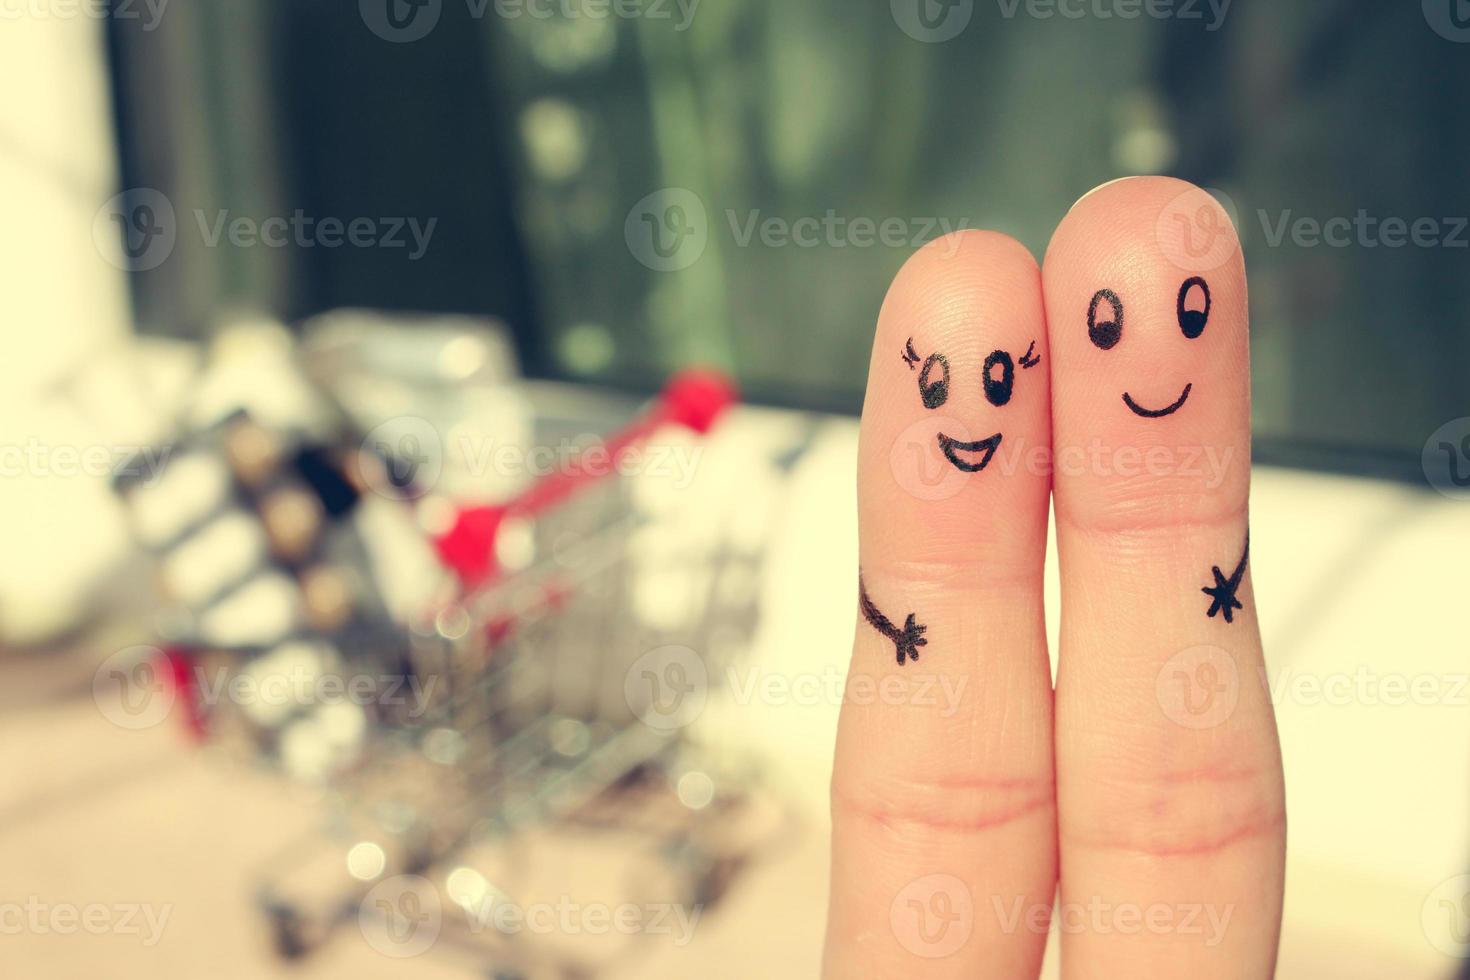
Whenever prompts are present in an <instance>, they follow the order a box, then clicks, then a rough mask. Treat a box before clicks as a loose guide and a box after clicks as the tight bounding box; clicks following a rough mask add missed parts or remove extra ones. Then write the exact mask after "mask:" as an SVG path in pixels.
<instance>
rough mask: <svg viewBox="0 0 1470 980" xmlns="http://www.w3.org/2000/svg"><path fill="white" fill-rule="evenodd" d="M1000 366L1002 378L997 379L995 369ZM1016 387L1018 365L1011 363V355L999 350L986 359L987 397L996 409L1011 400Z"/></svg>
mask: <svg viewBox="0 0 1470 980" xmlns="http://www.w3.org/2000/svg"><path fill="white" fill-rule="evenodd" d="M996 365H999V366H1000V377H999V378H996V376H995V368H996ZM1015 386H1016V365H1015V364H1014V363H1012V361H1011V355H1009V354H1007V353H1006V352H1005V351H1003V350H998V351H996V352H995V353H994V354H991V355H990V356H989V357H987V358H986V359H985V397H986V399H987V400H988V401H989V402H990V404H992V405H994V406H995V407H996V408H999V407H1000V406H1002V405H1004V404H1005V403H1006V402H1008V401H1010V400H1011V391H1012V389H1014V388H1015Z"/></svg>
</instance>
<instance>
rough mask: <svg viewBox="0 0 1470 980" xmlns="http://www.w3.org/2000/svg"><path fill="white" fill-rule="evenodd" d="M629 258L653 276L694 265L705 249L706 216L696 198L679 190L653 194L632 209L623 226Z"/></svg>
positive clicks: (672, 189) (659, 191)
mask: <svg viewBox="0 0 1470 980" xmlns="http://www.w3.org/2000/svg"><path fill="white" fill-rule="evenodd" d="M623 238H624V240H626V241H627V243H628V250H629V251H630V252H632V253H633V257H634V258H635V259H637V260H638V261H639V262H641V263H643V264H644V265H646V266H647V267H648V268H650V269H652V270H654V271H655V272H677V271H679V270H681V269H687V268H689V267H690V266H691V265H693V264H694V263H696V262H698V261H699V259H700V257H701V256H702V255H704V250H705V248H706V247H707V246H708V245H709V215H708V214H707V213H706V212H705V209H704V202H703V201H701V200H700V199H699V195H697V194H695V193H694V192H693V191H691V190H686V189H684V188H682V187H665V188H663V189H661V190H657V191H654V192H653V193H652V194H649V195H648V196H647V197H645V198H643V199H642V200H640V201H639V202H638V203H637V204H635V205H633V208H632V210H630V211H629V212H628V217H627V220H626V221H625V222H624V223H623Z"/></svg>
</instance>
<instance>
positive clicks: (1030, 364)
mask: <svg viewBox="0 0 1470 980" xmlns="http://www.w3.org/2000/svg"><path fill="white" fill-rule="evenodd" d="M1040 363H1041V358H1040V357H1038V356H1037V355H1036V341H1034V340H1033V341H1031V346H1030V347H1027V348H1026V353H1025V354H1023V355H1021V367H1023V368H1034V367H1035V366H1036V365H1038V364H1040Z"/></svg>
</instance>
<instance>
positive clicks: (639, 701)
mask: <svg viewBox="0 0 1470 980" xmlns="http://www.w3.org/2000/svg"><path fill="white" fill-rule="evenodd" d="M715 680H719V681H721V682H722V683H721V687H720V690H721V691H722V692H725V693H727V694H728V700H729V703H731V704H733V705H735V706H737V707H741V708H748V707H750V706H751V705H755V704H760V705H765V706H773V707H788V706H789V707H794V708H811V707H816V706H818V705H831V706H833V707H840V706H841V705H843V704H844V703H846V704H855V705H861V706H866V705H874V704H881V705H885V706H887V707H891V708H916V709H920V710H924V711H934V712H937V713H938V714H939V715H940V717H943V718H953V717H954V716H955V715H956V714H958V713H959V710H960V707H961V705H962V704H963V703H964V697H965V691H966V689H967V688H968V687H969V683H970V678H969V676H968V675H960V676H958V677H955V676H953V675H951V674H945V673H940V674H929V673H924V672H921V671H905V672H903V673H902V674H897V673H893V672H887V673H882V674H877V675H875V674H866V673H861V672H854V673H849V672H846V671H844V670H841V669H839V668H838V667H836V666H831V665H828V666H826V667H824V668H822V669H821V670H817V671H795V672H785V671H775V670H770V669H768V668H765V667H761V666H756V665H730V666H727V667H725V669H724V670H723V671H722V672H720V671H712V670H711V668H710V665H709V664H708V663H707V662H706V661H705V659H704V658H703V657H701V656H700V655H699V654H698V653H696V652H695V651H694V650H692V649H690V648H689V647H683V646H665V647H659V648H658V649H656V650H652V651H650V652H649V653H646V654H644V655H643V656H641V657H639V658H638V659H637V660H636V661H634V663H633V665H632V666H631V667H629V668H628V671H627V673H626V675H625V676H624V679H623V693H624V696H625V697H626V699H627V702H628V707H629V708H630V709H631V710H632V712H633V714H634V715H635V716H636V717H638V718H639V719H641V720H642V721H643V722H644V724H646V725H648V726H649V727H651V728H653V729H655V730H657V731H661V732H673V731H676V730H678V729H680V728H684V727H685V726H687V725H692V724H693V723H694V722H695V721H697V720H698V719H699V717H700V715H701V714H702V713H703V712H704V709H705V707H706V705H707V704H708V703H709V700H710V698H711V697H712V696H713V695H712V693H711V689H712V684H713V682H714V681H715Z"/></svg>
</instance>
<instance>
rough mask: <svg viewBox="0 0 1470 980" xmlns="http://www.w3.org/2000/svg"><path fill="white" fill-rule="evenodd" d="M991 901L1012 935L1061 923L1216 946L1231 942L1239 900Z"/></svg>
mask: <svg viewBox="0 0 1470 980" xmlns="http://www.w3.org/2000/svg"><path fill="white" fill-rule="evenodd" d="M990 904H991V908H992V910H993V911H994V913H995V918H996V923H997V924H998V925H999V926H1000V930H1001V932H1003V933H1005V934H1006V935H1013V934H1015V933H1016V932H1018V931H1020V930H1021V929H1025V930H1026V931H1028V932H1031V933H1034V934H1036V935H1046V933H1047V932H1048V931H1050V929H1051V926H1052V923H1053V922H1055V924H1056V927H1057V931H1059V932H1061V933H1062V934H1063V935H1068V936H1073V935H1079V934H1084V933H1086V934H1091V935H1094V936H1114V935H1117V936H1143V935H1147V936H1185V937H1192V938H1198V939H1200V940H1202V941H1203V944H1204V946H1205V948H1206V949H1214V948H1215V947H1216V946H1219V945H1220V944H1221V943H1222V942H1224V941H1225V932H1226V930H1228V929H1229V928H1230V920H1231V919H1232V918H1233V917H1234V915H1235V906H1234V905H1233V904H1232V905H1224V906H1218V905H1206V904H1202V903H1199V902H1185V903H1182V904H1179V905H1171V904H1169V903H1167V902H1154V903H1152V904H1150V905H1136V904H1134V903H1132V902H1122V903H1118V904H1114V903H1112V902H1108V901H1105V900H1104V899H1103V898H1102V897H1100V896H1097V895H1093V896H1092V897H1090V898H1089V899H1088V900H1087V901H1086V902H1077V901H1069V902H1061V903H1059V904H1058V905H1057V906H1056V908H1055V909H1053V908H1052V906H1051V904H1050V903H1046V904H1043V903H1040V902H1033V903H1031V904H1030V905H1027V904H1026V900H1025V898H1023V897H1020V896H1017V897H1015V898H1013V899H1011V900H1010V901H1009V902H1006V901H1003V900H1002V899H1001V897H1000V896H999V895H993V896H991V899H990Z"/></svg>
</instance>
